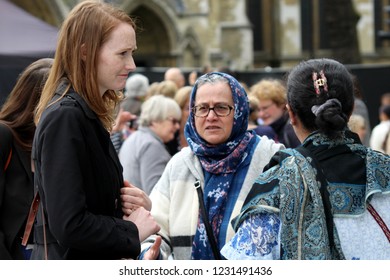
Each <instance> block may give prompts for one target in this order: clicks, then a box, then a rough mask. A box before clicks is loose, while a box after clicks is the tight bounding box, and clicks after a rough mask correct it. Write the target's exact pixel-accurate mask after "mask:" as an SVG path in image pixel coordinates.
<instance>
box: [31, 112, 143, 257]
mask: <svg viewBox="0 0 390 280" xmlns="http://www.w3.org/2000/svg"><path fill="white" fill-rule="evenodd" d="M41 122H42V124H41V125H40V129H39V133H37V135H36V139H35V140H34V141H37V143H36V145H37V151H36V153H34V157H37V158H34V160H35V161H36V167H37V169H38V171H37V173H38V176H36V177H38V179H39V180H40V184H41V186H42V189H43V192H44V197H45V199H44V203H45V204H44V207H45V209H46V211H47V216H48V218H47V220H48V225H49V228H50V231H51V233H52V234H53V236H54V237H55V238H56V240H58V242H59V244H61V245H62V246H64V247H68V248H71V249H75V250H78V251H82V252H96V253H98V254H101V255H103V256H106V258H107V259H109V258H118V259H119V258H136V257H137V255H138V254H139V250H140V242H139V236H138V229H137V227H136V226H135V224H133V223H131V222H127V221H124V220H121V219H118V218H115V217H112V216H108V215H96V214H93V213H91V212H90V211H89V209H88V207H87V205H88V203H87V197H86V193H85V190H84V189H85V188H83V184H90V183H91V182H88V181H86V179H85V174H84V172H92V173H93V170H90V169H88V168H87V169H86V167H87V166H88V165H90V162H89V161H88V159H89V156H88V145H89V143H87V141H86V138H85V137H84V136H83V135H85V132H86V131H88V130H87V128H86V127H87V126H88V125H91V123H90V122H88V121H87V118H86V116H85V115H84V113H83V111H82V110H80V108H77V106H60V107H59V108H58V109H56V110H54V111H52V112H51V113H50V114H48V115H47V116H46V117H45V119H44V120H41ZM86 170H87V171H86ZM110 187H112V186H107V188H108V189H109V188H110ZM118 203H120V202H118Z"/></svg>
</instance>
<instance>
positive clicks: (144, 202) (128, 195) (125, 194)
mask: <svg viewBox="0 0 390 280" xmlns="http://www.w3.org/2000/svg"><path fill="white" fill-rule="evenodd" d="M123 185H124V187H123V188H121V203H122V211H123V213H125V214H126V215H130V214H131V213H132V212H133V211H135V210H136V209H137V208H139V207H143V208H145V209H146V210H148V211H150V210H151V209H152V201H151V200H150V198H149V196H148V195H147V194H146V193H145V192H144V191H143V190H141V189H140V188H137V187H135V186H134V185H132V184H130V183H129V182H128V181H126V180H125V181H124V184H123Z"/></svg>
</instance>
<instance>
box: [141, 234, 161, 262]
mask: <svg viewBox="0 0 390 280" xmlns="http://www.w3.org/2000/svg"><path fill="white" fill-rule="evenodd" d="M160 246H161V236H157V237H156V240H155V241H154V243H153V245H152V246H151V247H150V248H149V250H147V251H146V252H145V254H144V256H143V258H142V259H143V260H157V258H158V256H159V255H160Z"/></svg>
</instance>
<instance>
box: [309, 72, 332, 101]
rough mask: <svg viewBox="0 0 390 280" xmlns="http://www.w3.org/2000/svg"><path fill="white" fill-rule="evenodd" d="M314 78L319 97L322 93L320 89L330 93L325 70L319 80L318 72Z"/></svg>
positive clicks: (314, 74) (314, 73)
mask: <svg viewBox="0 0 390 280" xmlns="http://www.w3.org/2000/svg"><path fill="white" fill-rule="evenodd" d="M312 78H313V84H314V89H315V91H316V94H317V96H319V95H320V93H321V92H320V87H323V88H324V91H325V92H328V83H327V80H326V77H325V74H324V71H323V70H321V71H320V78H319V79H317V78H318V74H317V72H313V75H312Z"/></svg>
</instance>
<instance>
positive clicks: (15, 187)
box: [0, 124, 34, 260]
mask: <svg viewBox="0 0 390 280" xmlns="http://www.w3.org/2000/svg"><path fill="white" fill-rule="evenodd" d="M10 150H12V156H11V161H10V162H9V164H8V168H7V170H6V171H4V167H5V164H6V161H7V158H8V155H9V151H10ZM0 155H1V157H0V161H1V164H0V259H2V260H7V259H23V258H24V257H23V254H22V251H21V247H20V244H21V241H22V239H21V238H22V236H23V231H24V227H25V223H26V219H27V215H28V212H29V209H30V204H31V201H32V199H33V193H34V185H33V176H32V172H31V157H30V153H29V152H27V151H23V150H22V149H21V148H20V147H19V146H18V145H17V144H16V143H15V141H13V137H12V132H11V130H10V128H8V127H7V126H5V125H2V124H0Z"/></svg>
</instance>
